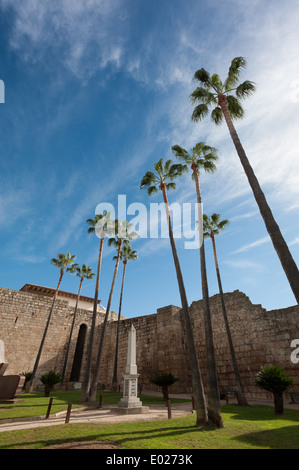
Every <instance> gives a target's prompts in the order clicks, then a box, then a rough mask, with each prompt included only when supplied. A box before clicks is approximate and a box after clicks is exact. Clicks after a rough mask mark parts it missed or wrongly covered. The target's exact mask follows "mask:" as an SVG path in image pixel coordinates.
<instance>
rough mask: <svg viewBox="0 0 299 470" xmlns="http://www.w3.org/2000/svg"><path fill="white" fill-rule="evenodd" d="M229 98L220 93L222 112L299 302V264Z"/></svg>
mask: <svg viewBox="0 0 299 470" xmlns="http://www.w3.org/2000/svg"><path fill="white" fill-rule="evenodd" d="M226 102H227V98H226V96H225V95H222V94H219V95H218V103H219V106H220V107H221V109H222V112H223V114H224V118H225V121H226V124H227V127H228V130H229V132H230V135H231V138H232V140H233V143H234V145H235V148H236V150H237V153H238V156H239V158H240V161H241V164H242V166H243V168H244V171H245V174H246V176H247V178H248V181H249V184H250V186H251V189H252V191H253V195H254V197H255V200H256V202H257V205H258V207H259V210H260V213H261V216H262V217H263V219H264V222H265V225H266V229H267V231H268V233H269V235H270V238H271V240H272V243H273V246H274V248H275V250H276V253H277V255H278V257H279V259H280V262H281V265H282V267H283V269H284V272H285V274H286V276H287V278H288V281H289V284H290V286H291V289H292V291H293V294H294V296H295V298H296V300H297V303H299V271H298V268H297V265H296V263H295V261H294V259H293V257H292V255H291V252H290V250H289V248H288V245H287V244H286V242H285V240H284V238H283V236H282V234H281V231H280V229H279V226H278V225H277V223H276V221H275V219H274V217H273V214H272V212H271V209H270V207H269V205H268V203H267V200H266V198H265V195H264V193H263V191H262V189H261V187H260V184H259V182H258V180H257V178H256V176H255V173H254V171H253V169H252V167H251V165H250V163H249V161H248V158H247V156H246V153H245V151H244V149H243V147H242V144H241V142H240V139H239V137H238V134H237V132H236V129H235V127H234V125H233V122H232V119H231V116H230V113H229V110H228V108H227V104H226Z"/></svg>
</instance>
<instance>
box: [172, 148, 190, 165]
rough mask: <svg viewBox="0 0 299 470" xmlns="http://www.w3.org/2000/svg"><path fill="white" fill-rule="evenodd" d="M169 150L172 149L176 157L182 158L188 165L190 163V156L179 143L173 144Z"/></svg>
mask: <svg viewBox="0 0 299 470" xmlns="http://www.w3.org/2000/svg"><path fill="white" fill-rule="evenodd" d="M171 150H172V151H173V153H174V155H175V156H176V157H177V158H180V159H181V160H184V161H185V162H186V163H187V164H188V165H191V163H192V156H191V155H189V153H188V152H187V150H185V149H183V148H182V147H180V146H179V145H173V146H172V147H171Z"/></svg>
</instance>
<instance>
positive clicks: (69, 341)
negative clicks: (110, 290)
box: [61, 277, 84, 385]
mask: <svg viewBox="0 0 299 470" xmlns="http://www.w3.org/2000/svg"><path fill="white" fill-rule="evenodd" d="M83 279H84V277H81V279H80V284H79V290H78V294H77V300H76V305H75V310H74V316H73V321H72V325H71V330H70V335H69V340H68V343H67V348H66V352H65V358H64V364H63V369H62V373H61V385H63V382H64V377H65V371H66V366H67V361H68V357H69V351H70V346H71V340H72V335H73V330H74V325H75V320H76V316H77V310H78V303H79V298H80V293H81V287H82V283H83Z"/></svg>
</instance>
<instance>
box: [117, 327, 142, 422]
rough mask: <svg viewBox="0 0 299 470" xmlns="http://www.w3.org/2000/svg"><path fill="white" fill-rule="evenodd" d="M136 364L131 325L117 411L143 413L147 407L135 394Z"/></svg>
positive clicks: (136, 383) (136, 388)
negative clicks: (121, 394) (122, 385)
mask: <svg viewBox="0 0 299 470" xmlns="http://www.w3.org/2000/svg"><path fill="white" fill-rule="evenodd" d="M139 375H140V374H137V364H136V330H135V328H134V326H133V325H132V326H131V329H130V331H129V340H128V355H127V365H126V370H125V373H124V374H123V378H124V388H123V397H122V399H121V400H120V402H119V403H118V408H119V411H122V412H124V413H144V412H147V411H148V410H149V407H147V406H142V402H141V401H140V399H139V398H138V396H137V391H138V377H139Z"/></svg>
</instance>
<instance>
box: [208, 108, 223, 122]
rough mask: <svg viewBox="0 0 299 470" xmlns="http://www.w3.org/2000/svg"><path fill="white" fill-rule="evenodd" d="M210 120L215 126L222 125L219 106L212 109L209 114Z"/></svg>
mask: <svg viewBox="0 0 299 470" xmlns="http://www.w3.org/2000/svg"><path fill="white" fill-rule="evenodd" d="M211 118H212V121H213V122H214V123H215V124H216V125H217V126H219V125H220V124H221V123H222V121H223V118H224V116H223V112H222V109H221V108H220V106H216V108H214V109H213V111H212V112H211Z"/></svg>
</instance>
